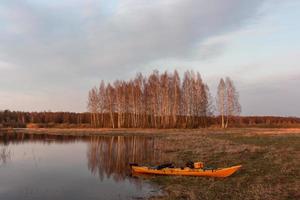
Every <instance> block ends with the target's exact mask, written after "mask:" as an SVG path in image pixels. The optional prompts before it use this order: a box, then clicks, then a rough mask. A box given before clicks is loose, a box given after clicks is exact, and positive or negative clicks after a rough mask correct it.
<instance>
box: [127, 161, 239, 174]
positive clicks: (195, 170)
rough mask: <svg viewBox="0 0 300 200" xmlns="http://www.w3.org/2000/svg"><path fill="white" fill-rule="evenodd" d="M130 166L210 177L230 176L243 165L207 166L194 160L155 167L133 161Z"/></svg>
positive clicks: (144, 170)
mask: <svg viewBox="0 0 300 200" xmlns="http://www.w3.org/2000/svg"><path fill="white" fill-rule="evenodd" d="M130 166H131V170H132V172H133V173H141V174H156V175H181V176H208V177H228V176H230V175H232V174H233V173H235V172H236V171H237V170H239V169H240V168H241V167H242V166H241V165H236V166H232V167H227V168H215V167H205V166H204V165H203V163H202V162H195V163H194V162H192V161H189V162H187V163H186V166H185V167H175V166H174V164H173V163H165V164H162V165H158V166H154V167H147V166H139V165H138V164H136V163H131V164H130Z"/></svg>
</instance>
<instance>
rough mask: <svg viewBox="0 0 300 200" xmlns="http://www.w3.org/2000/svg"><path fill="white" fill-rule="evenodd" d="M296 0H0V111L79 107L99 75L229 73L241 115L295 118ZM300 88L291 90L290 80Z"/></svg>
mask: <svg viewBox="0 0 300 200" xmlns="http://www.w3.org/2000/svg"><path fill="white" fill-rule="evenodd" d="M299 10H300V1H299V0H284V1H283V0H251V1H249V0H222V1H220V0H209V1H208V0H151V1H149V0H1V1H0V110H3V109H11V110H23V111H44V110H46V111H48V110H51V111H76V112H81V111H86V99H87V93H88V90H89V89H90V88H91V87H93V86H94V85H98V83H99V82H100V80H102V79H103V80H105V81H113V80H115V79H129V78H131V77H133V76H134V75H135V74H136V73H137V72H142V73H145V74H147V73H150V72H151V71H152V70H153V69H158V70H161V71H163V70H169V71H173V70H174V69H178V70H179V71H180V72H181V73H182V72H183V71H185V70H187V69H193V70H195V71H199V72H200V73H201V74H202V77H203V79H204V80H205V81H206V82H207V83H208V85H209V86H210V89H211V92H212V94H215V91H216V85H217V83H218V81H219V79H220V78H221V77H224V76H230V77H231V78H232V79H233V80H234V82H235V84H236V87H237V89H238V90H239V93H240V101H241V105H242V110H243V112H242V114H243V115H283V116H300V89H299V88H300V38H299V36H300V22H299V21H300V12H299ZM298 87H299V88H298Z"/></svg>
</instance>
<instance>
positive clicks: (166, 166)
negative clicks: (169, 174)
mask: <svg viewBox="0 0 300 200" xmlns="http://www.w3.org/2000/svg"><path fill="white" fill-rule="evenodd" d="M164 168H174V165H173V163H166V164H162V165H158V166H156V167H155V169H157V170H160V169H164Z"/></svg>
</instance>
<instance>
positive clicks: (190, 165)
mask: <svg viewBox="0 0 300 200" xmlns="http://www.w3.org/2000/svg"><path fill="white" fill-rule="evenodd" d="M185 166H186V167H189V168H191V169H194V162H193V161H191V160H189V161H187V162H186V164H185Z"/></svg>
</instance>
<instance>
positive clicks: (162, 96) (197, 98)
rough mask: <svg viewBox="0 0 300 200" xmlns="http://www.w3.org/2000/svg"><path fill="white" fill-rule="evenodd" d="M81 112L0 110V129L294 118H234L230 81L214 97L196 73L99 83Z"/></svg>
mask: <svg viewBox="0 0 300 200" xmlns="http://www.w3.org/2000/svg"><path fill="white" fill-rule="evenodd" d="M87 110H88V111H87V112H83V113H74V112H20V111H9V110H3V111H1V110H0V128H1V127H11V128H15V127H19V128H24V127H28V128H51V127H56V128H201V127H222V128H227V127H249V126H251V127H296V126H300V118H296V117H276V116H239V114H240V112H241V106H240V104H239V95H238V92H237V90H236V88H235V86H234V83H233V81H232V80H231V79H230V78H229V77H226V78H225V79H223V78H221V79H220V82H219V84H218V88H217V94H216V95H215V98H213V97H212V95H211V93H210V90H209V88H208V86H207V84H206V83H205V82H204V81H203V80H202V78H201V76H200V73H199V72H196V73H195V72H194V71H186V72H185V73H184V75H183V79H182V81H181V78H180V76H179V73H178V72H177V71H176V70H175V71H174V72H173V73H168V72H164V73H162V74H160V73H159V72H158V71H157V70H155V71H153V72H152V73H151V74H150V75H149V76H144V75H142V74H141V73H138V74H137V75H136V76H135V77H134V78H133V79H131V80H128V81H124V80H116V81H114V82H113V83H105V82H104V81H101V82H100V84H99V86H98V87H96V86H95V87H93V88H92V89H91V90H90V91H89V92H88V101H87Z"/></svg>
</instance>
